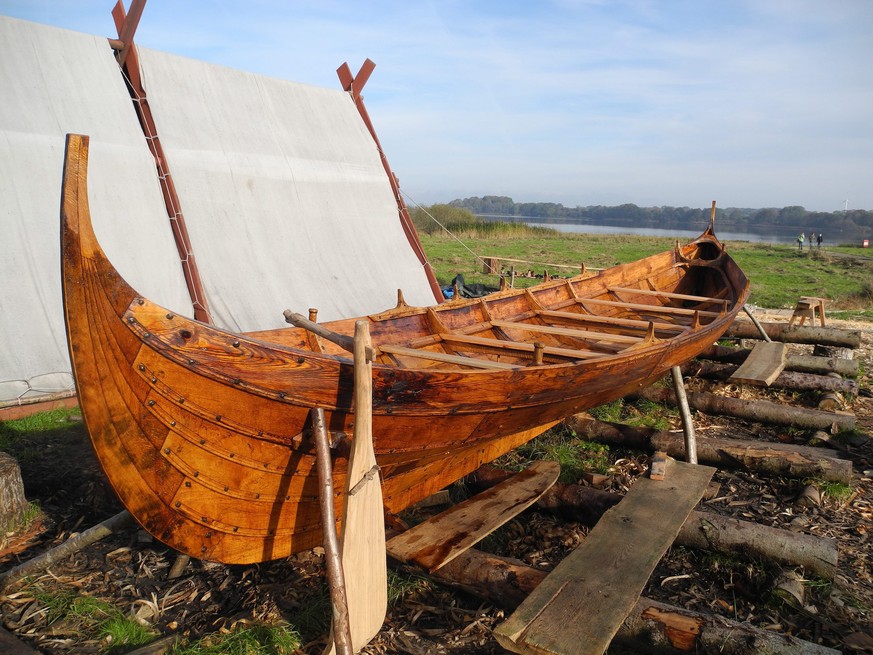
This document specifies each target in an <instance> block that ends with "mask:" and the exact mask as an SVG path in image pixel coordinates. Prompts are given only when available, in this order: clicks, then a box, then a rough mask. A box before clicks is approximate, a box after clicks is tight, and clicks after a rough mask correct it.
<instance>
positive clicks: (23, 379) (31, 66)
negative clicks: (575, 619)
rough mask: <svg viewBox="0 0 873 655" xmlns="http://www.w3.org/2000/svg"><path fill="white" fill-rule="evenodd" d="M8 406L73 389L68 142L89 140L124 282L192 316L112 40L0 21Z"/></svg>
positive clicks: (94, 190) (1, 264)
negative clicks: (63, 259) (65, 173)
mask: <svg viewBox="0 0 873 655" xmlns="http://www.w3.org/2000/svg"><path fill="white" fill-rule="evenodd" d="M0 89H3V101H2V102H0V228H2V231H0V234H2V237H0V280H2V281H3V285H2V290H0V335H2V337H3V347H2V348H0V403H7V402H15V401H18V400H30V399H32V398H34V397H38V396H40V395H43V394H55V393H59V392H64V391H71V390H72V387H73V379H72V373H71V366H70V362H69V355H68V351H67V340H66V330H65V327H64V318H63V307H62V299H61V281H60V221H59V210H60V191H61V178H62V168H63V156H64V140H65V134H66V133H68V132H75V133H81V134H87V135H89V136H90V137H91V157H90V161H89V168H90V173H89V198H90V204H91V210H92V215H93V219H94V224H95V225H94V228H95V231H96V232H97V235H98V237H99V238H100V240H101V242H102V244H103V246H104V248H105V250H106V251H107V253H108V255H109V257H110V258H111V259H112V260H113V262H114V263H115V264H116V266H117V268H118V269H119V271H120V272H121V274H122V276H123V277H124V278H125V279H126V280H128V281H129V282H130V283H131V284H132V285H133V286H134V287H135V288H137V289H138V290H140V291H141V292H142V293H144V294H146V295H147V296H148V297H150V298H153V299H154V300H155V301H157V302H160V303H163V304H167V305H170V306H173V307H180V308H183V307H184V308H189V307H190V306H191V303H190V301H189V299H188V292H187V289H186V287H185V282H184V277H183V275H182V270H181V266H180V265H179V257H178V254H177V251H176V247H175V245H174V242H173V237H172V233H171V230H170V226H169V222H168V219H167V213H166V210H165V209H164V205H163V200H162V196H161V191H160V186H159V184H158V180H157V173H156V172H155V166H154V161H153V159H152V157H151V155H150V153H149V151H148V149H147V147H146V145H145V141H144V139H143V135H142V130H141V129H140V126H139V123H138V121H137V119H136V115H135V113H134V111H133V106H132V103H131V101H130V96H129V94H128V93H127V89H126V88H125V85H124V80H123V78H122V77H121V75H120V74H119V70H118V65H117V64H116V63H115V58H114V57H113V55H112V50H111V49H110V48H109V46H108V44H107V41H106V39H105V38H99V37H95V36H90V35H86V34H80V33H76V32H71V31H68V30H60V29H57V28H52V27H46V26H43V25H37V24H34V23H30V22H27V21H21V20H17V19H13V18H8V17H5V16H0Z"/></svg>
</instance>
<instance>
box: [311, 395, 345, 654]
mask: <svg viewBox="0 0 873 655" xmlns="http://www.w3.org/2000/svg"><path fill="white" fill-rule="evenodd" d="M309 416H310V418H311V419H312V433H313V436H314V438H315V452H316V458H315V459H316V467H317V469H318V485H319V487H318V491H319V493H318V497H319V502H320V505H321V527H322V532H323V533H324V560H325V569H326V570H327V582H328V586H329V587H330V601H331V607H332V609H333V614H332V618H333V628H332V634H333V640H334V644H335V646H336V651H337V653H339V655H353V653H354V651H353V649H352V635H351V629H350V626H349V607H348V599H347V598H346V583H345V576H344V575H343V565H342V553H341V552H340V547H339V540H338V539H337V535H336V517H335V515H334V509H333V476H332V474H331V458H330V442H329V439H328V435H327V425H326V423H325V418H324V410H323V409H321V408H320V407H317V408H313V409H312V410H310V412H309Z"/></svg>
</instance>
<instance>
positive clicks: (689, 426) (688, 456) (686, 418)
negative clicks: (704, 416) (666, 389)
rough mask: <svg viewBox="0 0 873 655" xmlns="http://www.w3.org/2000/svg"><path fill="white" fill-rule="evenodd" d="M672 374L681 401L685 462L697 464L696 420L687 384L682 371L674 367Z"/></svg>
mask: <svg viewBox="0 0 873 655" xmlns="http://www.w3.org/2000/svg"><path fill="white" fill-rule="evenodd" d="M670 372H671V373H672V375H673V388H674V390H675V392H676V398H677V400H678V401H679V413H680V414H681V416H682V429H683V432H684V434H685V461H686V462H688V463H689V464H697V444H696V438H695V434H694V419H692V418H691V408H690V407H689V406H688V396H686V395H685V383H684V382H683V381H682V369H680V368H679V367H678V366H674V367H673V368H672V369H671V370H670Z"/></svg>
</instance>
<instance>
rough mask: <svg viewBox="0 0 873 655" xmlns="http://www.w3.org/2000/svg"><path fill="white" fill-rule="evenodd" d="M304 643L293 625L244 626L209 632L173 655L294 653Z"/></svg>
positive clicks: (177, 647)
mask: <svg viewBox="0 0 873 655" xmlns="http://www.w3.org/2000/svg"><path fill="white" fill-rule="evenodd" d="M300 646H301V641H300V635H299V634H298V633H297V631H296V630H295V629H294V628H293V627H292V626H290V625H288V624H285V623H279V624H275V625H254V626H240V627H237V628H235V629H234V630H232V631H231V632H229V633H227V634H215V635H207V636H205V637H202V638H201V639H198V640H197V641H195V642H192V643H190V644H186V645H184V646H175V647H173V648H172V649H170V651H169V655H291V654H292V653H295V652H297V650H298V649H299V648H300Z"/></svg>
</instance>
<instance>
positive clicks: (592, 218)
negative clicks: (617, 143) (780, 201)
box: [448, 196, 873, 234]
mask: <svg viewBox="0 0 873 655" xmlns="http://www.w3.org/2000/svg"><path fill="white" fill-rule="evenodd" d="M448 206H449V207H456V208H458V209H464V210H467V211H469V212H472V213H473V214H475V215H477V216H481V217H484V218H495V219H504V220H524V219H534V220H543V219H549V220H550V221H552V222H573V223H577V222H578V223H592V224H598V223H602V224H607V225H610V224H613V225H616V224H618V225H622V224H624V225H634V226H639V227H661V228H665V229H677V230H683V229H699V228H700V227H701V226H705V225H706V224H707V223H708V222H709V213H710V208H709V207H706V208H703V209H695V208H692V207H638V206H637V205H634V204H632V203H628V204H624V205H617V206H613V207H608V206H604V205H591V206H588V207H581V206H577V207H565V206H564V205H562V204H560V203H555V202H514V201H513V200H512V198H510V197H508V196H482V197H475V198H464V199H463V200H452V201H451V202H450V203H448ZM716 223H717V224H718V225H722V226H727V227H729V228H730V229H732V230H734V231H742V230H743V228H747V227H750V226H754V227H756V228H761V227H767V226H772V227H775V228H778V227H782V228H789V227H796V228H798V229H805V228H815V227H818V226H825V225H826V226H827V229H828V231H830V232H843V231H845V232H848V233H853V234H854V233H857V234H860V233H869V232H870V231H871V230H873V211H868V210H866V209H850V210H848V211H836V212H813V211H808V210H806V209H805V208H803V207H801V206H797V205H795V206H791V207H783V208H781V209H777V208H775V207H770V208H765V209H748V208H738V207H728V208H725V209H721V208H718V209H716Z"/></svg>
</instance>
